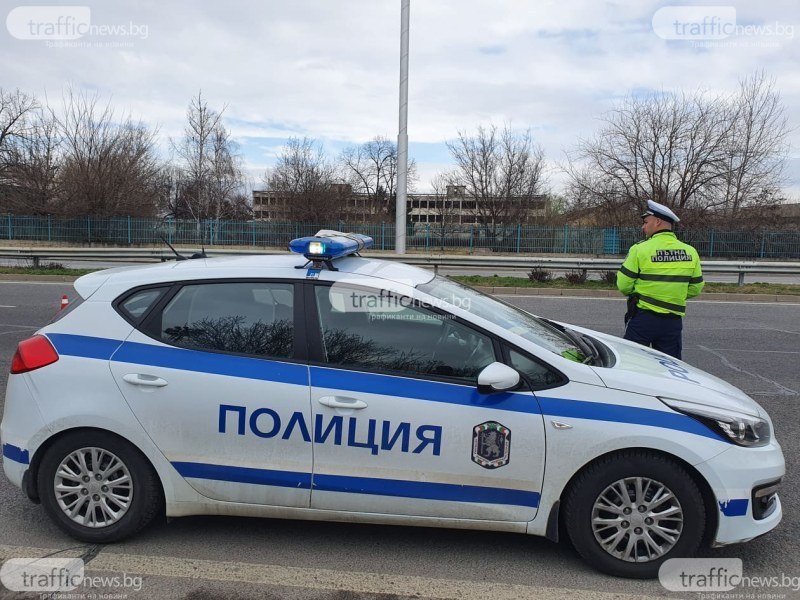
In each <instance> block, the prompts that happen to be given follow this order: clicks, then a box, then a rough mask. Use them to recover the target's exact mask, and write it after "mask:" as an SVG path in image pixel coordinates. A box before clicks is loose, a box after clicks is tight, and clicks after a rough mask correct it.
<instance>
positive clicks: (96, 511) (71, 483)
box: [38, 431, 161, 543]
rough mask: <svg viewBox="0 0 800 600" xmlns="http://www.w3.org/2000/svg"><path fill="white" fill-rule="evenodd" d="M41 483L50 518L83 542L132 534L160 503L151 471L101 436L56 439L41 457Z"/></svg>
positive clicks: (133, 453)
mask: <svg viewBox="0 0 800 600" xmlns="http://www.w3.org/2000/svg"><path fill="white" fill-rule="evenodd" d="M38 484H39V492H40V497H41V500H42V505H43V506H44V509H45V511H46V512H47V514H48V515H49V516H50V518H51V519H53V521H55V522H56V524H57V525H58V526H59V527H61V529H63V530H64V531H66V532H67V533H68V534H70V535H71V536H72V537H74V538H76V539H78V540H81V541H84V542H94V543H108V542H115V541H118V540H121V539H123V538H126V537H128V536H130V535H133V534H134V533H136V532H137V531H139V530H140V529H141V528H142V527H144V526H145V525H147V524H148V523H149V522H150V521H152V519H153V517H154V516H155V515H156V512H157V511H158V509H159V507H160V504H161V493H160V487H159V484H158V479H157V476H156V473H155V471H154V470H153V467H152V466H151V465H150V464H149V463H148V462H147V460H146V459H145V458H144V456H142V454H141V453H140V452H139V451H138V450H137V449H136V448H134V447H133V446H132V445H131V444H129V443H128V442H126V441H124V440H122V439H120V438H118V437H117V436H115V435H112V434H110V433H106V432H102V431H88V432H87V431H82V432H75V433H70V434H67V435H66V436H64V437H62V438H61V439H59V440H57V441H56V442H55V443H54V444H53V445H52V446H51V447H50V448H48V449H47V451H46V453H45V455H44V456H43V457H42V463H41V465H40V467H39V477H38Z"/></svg>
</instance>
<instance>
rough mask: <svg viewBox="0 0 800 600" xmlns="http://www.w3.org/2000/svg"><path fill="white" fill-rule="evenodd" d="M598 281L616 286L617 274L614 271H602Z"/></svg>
mask: <svg viewBox="0 0 800 600" xmlns="http://www.w3.org/2000/svg"><path fill="white" fill-rule="evenodd" d="M600 279H602V280H603V281H605V282H606V283H608V284H610V285H616V284H617V272H616V271H603V272H602V273H601V275H600Z"/></svg>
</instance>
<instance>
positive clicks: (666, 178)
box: [566, 74, 788, 224]
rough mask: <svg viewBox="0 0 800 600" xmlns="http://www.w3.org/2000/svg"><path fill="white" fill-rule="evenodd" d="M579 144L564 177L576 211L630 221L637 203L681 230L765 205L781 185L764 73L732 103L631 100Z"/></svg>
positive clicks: (779, 119) (780, 121)
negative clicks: (676, 217)
mask: <svg viewBox="0 0 800 600" xmlns="http://www.w3.org/2000/svg"><path fill="white" fill-rule="evenodd" d="M602 121H603V127H602V128H601V129H600V131H599V132H598V133H596V134H595V135H594V136H593V137H591V138H590V139H588V140H583V141H581V142H580V143H579V145H578V149H577V152H576V153H575V154H574V155H573V156H571V157H570V160H569V164H568V166H567V168H566V170H567V173H568V175H569V177H570V188H571V192H572V193H571V200H572V202H573V204H574V205H577V206H585V207H593V208H596V209H598V211H599V212H601V213H602V214H603V220H605V221H612V222H614V224H624V223H626V222H632V220H633V219H634V218H635V216H636V215H637V214H638V211H639V208H640V203H641V201H642V200H643V199H645V198H653V199H654V200H656V201H658V202H661V203H664V204H666V205H668V206H671V207H673V208H674V209H676V210H679V211H680V212H681V213H682V219H684V220H685V221H686V222H688V223H692V222H708V221H709V219H714V218H719V217H720V216H726V215H727V216H732V215H733V214H735V213H736V211H738V210H739V209H740V208H741V207H744V206H748V207H753V206H756V205H760V204H768V203H769V201H768V200H769V199H770V198H774V197H775V194H776V191H777V189H778V188H779V186H780V183H781V173H782V168H783V160H784V158H785V150H786V144H785V141H786V137H787V134H788V129H787V124H786V119H785V117H784V113H783V107H782V105H781V103H780V100H779V98H778V96H777V94H776V93H775V92H774V91H773V88H772V83H771V82H770V81H768V80H767V79H766V78H765V77H764V75H763V74H757V75H755V76H753V77H751V78H749V79H747V80H745V81H743V82H741V87H740V92H739V94H738V95H736V96H733V97H729V98H728V97H719V96H717V97H712V96H709V95H708V94H705V93H701V92H695V93H692V94H685V93H665V92H661V93H654V94H650V95H647V96H629V97H627V98H626V99H625V100H623V101H622V102H621V103H620V105H618V106H617V107H615V108H614V109H613V110H611V111H610V112H609V113H607V114H606V115H604V116H603V117H602Z"/></svg>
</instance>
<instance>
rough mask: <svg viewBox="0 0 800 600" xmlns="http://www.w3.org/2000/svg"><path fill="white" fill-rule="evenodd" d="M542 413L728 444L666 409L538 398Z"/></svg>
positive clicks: (703, 426) (694, 423)
mask: <svg viewBox="0 0 800 600" xmlns="http://www.w3.org/2000/svg"><path fill="white" fill-rule="evenodd" d="M538 399H539V404H540V405H541V407H542V413H543V414H545V415H546V416H552V417H573V418H576V419H588V420H591V421H609V422H612V423H631V424H633V425H649V426H650V427H661V428H664V429H674V430H675V431H683V432H685V433H693V434H695V435H702V436H703V437H707V438H711V439H712V440H717V441H720V442H724V441H725V440H724V439H723V438H722V437H720V436H719V435H717V434H716V433H715V432H713V431H711V430H710V429H709V428H708V427H706V426H705V425H703V424H702V423H700V422H699V421H695V420H694V419H693V418H691V417H689V416H687V415H681V414H677V413H669V412H666V411H663V410H653V409H650V408H639V407H636V406H620V405H618V404H606V403H603V402H585V401H583V400H564V399H563V398H546V397H541V396H540V397H538Z"/></svg>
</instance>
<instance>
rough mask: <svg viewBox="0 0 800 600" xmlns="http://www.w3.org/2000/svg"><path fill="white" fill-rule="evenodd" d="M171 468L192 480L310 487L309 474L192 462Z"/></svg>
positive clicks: (178, 464)
mask: <svg viewBox="0 0 800 600" xmlns="http://www.w3.org/2000/svg"><path fill="white" fill-rule="evenodd" d="M172 466H173V467H175V469H176V470H177V471H178V473H180V474H181V475H183V476H184V477H192V478H194V479H213V480H215V481H231V482H234V483H252V484H255V485H273V486H277V487H290V488H302V489H305V490H307V489H309V488H310V487H311V474H310V473H296V472H293V471H273V470H270V469H252V468H248V467H230V466H227V465H211V464H205V463H192V462H173V463H172Z"/></svg>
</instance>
